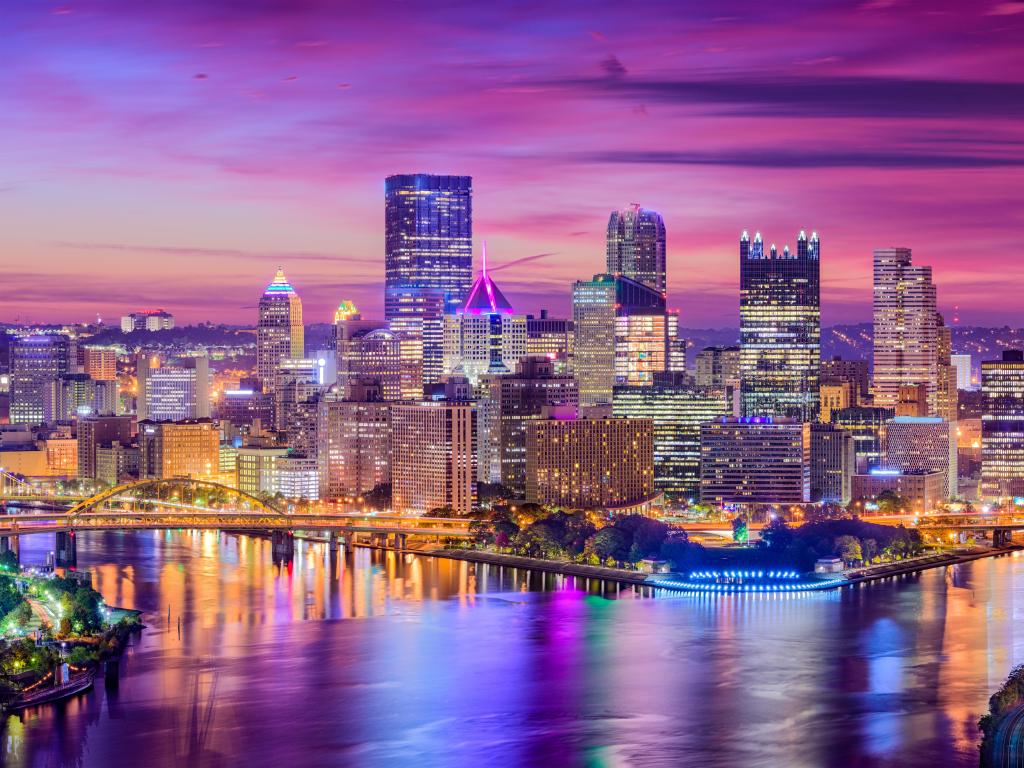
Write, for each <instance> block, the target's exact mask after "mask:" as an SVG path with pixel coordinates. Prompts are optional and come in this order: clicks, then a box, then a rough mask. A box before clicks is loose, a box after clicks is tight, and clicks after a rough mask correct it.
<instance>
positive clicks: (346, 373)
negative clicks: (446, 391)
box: [338, 321, 423, 402]
mask: <svg viewBox="0 0 1024 768" xmlns="http://www.w3.org/2000/svg"><path fill="white" fill-rule="evenodd" d="M366 325H373V323H369V324H367V323H365V322H364V321H358V322H355V321H349V322H345V323H339V324H338V390H339V391H341V392H344V391H345V389H346V388H347V387H348V385H349V382H351V381H358V380H361V379H366V378H374V379H378V380H379V381H380V384H381V392H382V395H383V398H384V399H385V400H387V401H389V402H392V401H396V400H411V399H419V398H420V397H422V396H423V374H422V368H421V367H420V365H421V360H420V358H419V357H418V356H417V352H418V350H419V349H422V345H421V342H420V340H419V339H418V338H417V337H415V336H410V335H409V334H407V333H404V332H396V331H393V330H390V329H388V328H380V327H378V328H372V329H371V328H366V327H365V326H366ZM410 345H412V351H411V352H409V351H408V350H409V347H410Z"/></svg>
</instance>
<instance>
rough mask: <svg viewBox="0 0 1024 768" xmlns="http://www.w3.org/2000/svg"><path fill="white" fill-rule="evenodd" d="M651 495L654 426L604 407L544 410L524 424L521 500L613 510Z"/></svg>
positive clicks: (568, 407)
mask: <svg viewBox="0 0 1024 768" xmlns="http://www.w3.org/2000/svg"><path fill="white" fill-rule="evenodd" d="M653 495H654V425H653V424H652V422H651V420H650V419H619V418H614V417H612V416H611V415H609V409H608V408H607V407H602V408H593V409H588V408H573V407H572V406H554V407H551V408H547V409H546V410H545V412H544V414H542V415H541V417H540V418H539V419H532V420H531V421H530V422H529V423H528V424H527V425H526V500H527V501H528V502H533V503H536V504H552V505H556V506H563V507H569V508H575V509H614V508H622V507H635V506H639V505H644V504H647V503H648V502H650V500H651V498H652V497H653Z"/></svg>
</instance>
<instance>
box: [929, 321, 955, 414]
mask: <svg viewBox="0 0 1024 768" xmlns="http://www.w3.org/2000/svg"><path fill="white" fill-rule="evenodd" d="M936 322H937V323H938V328H937V340H936V343H937V351H936V355H937V357H938V360H937V361H936V372H937V378H936V381H935V415H936V416H938V417H939V418H940V419H945V420H946V421H948V422H951V423H955V422H956V420H957V417H958V414H957V406H958V405H959V400H960V395H959V392H958V390H957V369H956V366H955V365H953V331H952V329H951V328H950V327H949V326H948V325H946V324H945V323H944V322H943V321H942V315H939V314H936Z"/></svg>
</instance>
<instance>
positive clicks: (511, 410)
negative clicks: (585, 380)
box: [477, 356, 579, 495]
mask: <svg viewBox="0 0 1024 768" xmlns="http://www.w3.org/2000/svg"><path fill="white" fill-rule="evenodd" d="M482 388H483V389H484V391H485V396H484V397H483V398H482V399H481V400H480V402H479V404H478V406H477V433H478V437H477V441H478V446H477V453H478V457H477V478H478V479H479V480H480V481H481V482H485V483H501V484H502V485H504V486H506V487H507V488H510V489H511V490H512V491H514V492H515V493H516V494H519V495H522V494H525V493H526V426H527V424H528V422H529V421H531V420H533V419H539V418H540V416H541V413H542V412H543V410H544V408H546V407H548V406H552V405H567V406H576V405H578V404H579V387H578V386H577V384H576V379H574V378H573V377H572V375H570V374H565V373H557V372H556V369H555V361H553V360H551V359H549V358H547V357H545V356H538V357H534V356H528V357H524V358H523V359H521V360H520V361H519V363H518V365H517V366H516V371H515V373H511V374H506V375H503V376H487V377H485V378H484V380H483V387H482Z"/></svg>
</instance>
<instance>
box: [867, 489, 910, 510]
mask: <svg viewBox="0 0 1024 768" xmlns="http://www.w3.org/2000/svg"><path fill="white" fill-rule="evenodd" d="M875 503H876V504H878V511H879V512H881V513H882V514H884V515H894V514H897V513H899V512H900V511H905V510H907V509H910V505H909V504H908V503H907V500H906V499H905V498H903V497H902V496H899V495H897V494H896V493H895V492H894V491H882V492H881V493H880V494H878V498H876V499H875Z"/></svg>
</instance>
